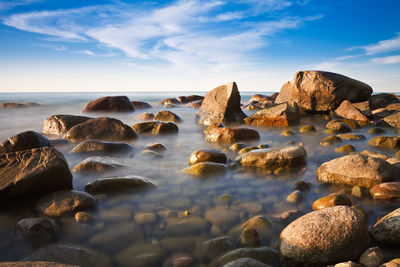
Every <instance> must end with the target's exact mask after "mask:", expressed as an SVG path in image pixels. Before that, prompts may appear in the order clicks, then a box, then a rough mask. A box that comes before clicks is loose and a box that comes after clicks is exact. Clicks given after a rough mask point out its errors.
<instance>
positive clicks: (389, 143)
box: [368, 136, 400, 149]
mask: <svg viewBox="0 0 400 267" xmlns="http://www.w3.org/2000/svg"><path fill="white" fill-rule="evenodd" d="M368 144H369V145H370V146H376V147H380V148H389V149H395V148H400V136H377V137H373V138H371V139H370V140H369V141H368Z"/></svg>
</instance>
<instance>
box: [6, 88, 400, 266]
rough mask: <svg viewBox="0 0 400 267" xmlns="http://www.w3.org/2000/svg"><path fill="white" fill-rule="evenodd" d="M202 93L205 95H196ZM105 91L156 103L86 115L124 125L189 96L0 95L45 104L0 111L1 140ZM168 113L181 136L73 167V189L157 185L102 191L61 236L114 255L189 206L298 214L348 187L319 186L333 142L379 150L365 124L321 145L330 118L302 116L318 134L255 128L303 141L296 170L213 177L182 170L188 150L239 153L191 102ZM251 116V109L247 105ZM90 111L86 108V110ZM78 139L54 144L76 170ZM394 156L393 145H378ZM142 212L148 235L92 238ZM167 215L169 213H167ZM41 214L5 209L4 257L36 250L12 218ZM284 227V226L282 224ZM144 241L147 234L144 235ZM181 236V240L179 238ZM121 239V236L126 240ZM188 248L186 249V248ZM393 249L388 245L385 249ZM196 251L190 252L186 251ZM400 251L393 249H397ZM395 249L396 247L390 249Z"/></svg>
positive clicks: (367, 204) (198, 212)
mask: <svg viewBox="0 0 400 267" xmlns="http://www.w3.org/2000/svg"><path fill="white" fill-rule="evenodd" d="M197 94H201V95H204V94H205V93H197ZM253 94H254V93H242V103H244V104H246V103H247V101H248V100H249V98H250V97H251V96H252V95H253ZM106 95H127V96H128V97H129V98H130V99H131V100H137V101H146V102H149V103H150V104H152V105H153V108H152V109H146V110H139V111H136V112H133V113H123V114H122V113H121V114H116V113H112V114H110V113H108V114H101V113H96V114H89V115H88V116H93V117H100V116H109V117H114V118H117V119H120V120H121V121H123V122H124V123H125V124H127V125H133V124H135V123H136V121H135V119H134V117H135V116H136V115H138V114H140V113H142V112H151V113H154V114H155V113H156V112H158V111H160V110H165V109H164V108H162V107H158V106H156V103H157V102H158V101H160V100H162V99H164V98H167V97H177V96H179V95H187V93H179V92H173V93H164V92H162V93H112V94H107V93H43V94H0V102H11V101H14V102H25V101H33V102H37V103H39V104H41V106H38V107H28V108H19V109H3V110H0V125H1V126H2V127H1V128H0V138H1V140H5V139H7V138H8V137H10V136H12V135H15V134H17V133H19V132H23V131H26V130H34V131H37V132H41V130H42V127H43V121H44V120H45V119H46V118H47V117H49V116H51V115H54V114H73V115H80V114H81V112H80V111H81V110H82V109H83V107H84V106H85V104H86V103H87V102H89V101H91V100H94V99H96V98H98V97H101V96H106ZM169 110H170V111H172V112H174V113H176V114H178V115H179V116H180V117H181V118H182V119H183V123H180V124H178V126H179V134H177V135H172V136H171V135H169V136H144V137H142V136H141V137H140V138H138V140H137V141H135V142H134V143H132V145H133V146H134V147H135V150H134V152H133V153H131V154H128V155H109V156H110V157H113V159H115V160H117V161H120V162H121V163H122V164H123V165H124V166H125V167H124V168H120V169H118V170H115V171H109V172H104V173H90V174H82V173H74V179H73V185H74V189H77V190H84V187H85V185H86V184H87V183H88V182H90V181H93V180H96V179H98V178H101V177H111V176H117V175H139V176H143V177H146V178H148V179H150V180H151V181H153V182H154V183H156V184H157V185H158V188H156V189H152V190H149V191H147V192H144V193H136V194H130V195H113V196H97V197H98V199H99V203H98V208H97V210H96V211H94V212H93V213H94V214H95V215H96V222H95V223H94V224H93V225H92V228H90V229H87V228H82V227H78V226H77V225H76V224H75V223H74V219H73V216H71V217H66V218H61V219H59V220H58V222H59V224H60V228H61V234H60V237H59V240H58V241H57V242H60V243H72V244H78V245H82V246H85V247H89V248H93V249H96V250H98V251H101V252H104V253H105V254H107V255H108V256H110V257H111V258H112V259H115V256H116V255H117V254H118V252H119V251H121V250H123V249H125V248H127V247H128V246H130V245H133V244H136V243H143V242H146V243H160V242H161V244H164V243H163V240H164V239H165V238H167V237H170V236H169V235H168V234H167V233H166V227H167V224H168V223H169V222H170V221H171V217H184V216H185V215H184V212H185V211H189V212H190V214H191V215H190V216H194V217H204V213H205V212H206V211H208V210H210V209H213V208H215V207H221V206H226V207H229V209H230V210H232V211H234V212H236V213H237V215H238V216H239V218H240V220H239V221H238V222H237V223H236V224H235V226H237V225H241V224H242V223H243V222H245V221H246V220H248V219H249V218H251V217H253V216H255V215H259V214H263V215H267V216H268V217H270V218H273V217H276V216H277V215H279V214H281V213H283V212H286V211H290V210H299V211H300V212H301V213H307V212H310V211H311V206H312V203H313V201H315V200H316V199H317V198H319V197H322V196H325V195H326V194H328V193H329V192H334V191H339V190H341V189H344V187H326V186H320V185H319V184H318V183H317V181H316V175H315V172H316V169H317V168H318V167H319V166H320V165H321V164H322V163H323V162H326V161H328V160H331V159H333V158H336V157H339V156H341V155H340V154H337V153H335V152H334V149H335V147H338V146H342V145H344V144H348V143H351V144H353V145H354V146H355V147H356V150H357V151H361V150H364V149H368V150H373V151H379V150H376V149H375V148H372V147H369V146H368V144H367V142H368V139H369V138H370V137H371V136H370V135H369V134H367V133H366V132H367V130H368V128H362V129H356V130H354V131H353V133H361V134H364V135H365V136H366V139H365V140H353V141H347V140H343V142H341V143H338V144H337V145H333V146H327V147H323V146H320V145H319V141H320V140H321V139H322V138H324V137H326V136H328V134H325V133H323V130H324V128H325V124H326V122H327V121H326V120H325V119H324V118H323V116H314V117H308V118H302V124H313V125H314V126H315V127H316V128H317V132H315V133H299V132H298V129H299V127H300V126H296V127H291V128H289V130H292V131H293V132H295V135H294V136H291V137H284V136H281V135H280V133H281V131H282V129H273V128H257V130H258V131H259V133H260V136H261V139H260V141H259V142H256V143H249V144H254V145H257V144H268V145H269V146H270V147H277V146H282V145H285V144H286V143H287V142H289V141H294V142H295V143H298V142H303V143H304V147H305V149H306V150H307V154H308V161H307V166H306V167H305V168H304V169H303V170H301V171H300V172H299V173H296V174H291V175H279V176H276V175H273V174H258V175H257V174H255V173H253V172H249V171H245V170H241V169H238V170H234V171H230V172H229V173H228V174H226V175H220V176H218V177H213V178H209V179H199V178H193V177H191V176H189V175H186V174H184V173H183V172H182V169H184V168H186V167H188V158H189V155H190V154H191V153H192V152H193V151H194V150H196V149H205V148H215V149H220V150H222V151H224V152H225V153H227V155H228V158H229V159H230V160H234V158H235V157H236V155H235V154H234V153H232V152H231V151H229V150H228V145H217V144H211V143H207V142H206V141H204V135H203V130H204V127H203V126H201V125H198V124H196V123H195V122H194V116H195V114H196V112H197V109H193V108H189V107H177V108H171V109H169ZM245 112H246V113H247V114H251V113H253V112H254V111H245ZM85 115H86V114H85ZM386 131H387V134H388V135H396V131H395V130H390V129H387V130H386ZM148 143H162V144H164V145H165V146H167V148H168V150H167V151H165V152H164V153H163V155H164V156H163V157H162V158H161V159H148V158H143V157H142V156H141V155H140V152H141V151H142V150H143V148H144V146H145V145H146V144H148ZM75 145H76V144H59V145H56V148H57V149H58V150H59V151H61V152H62V153H63V154H64V156H65V158H66V159H67V161H68V163H69V166H70V168H71V170H72V168H73V167H74V166H75V165H77V164H78V163H79V162H81V161H82V160H83V159H85V158H86V157H88V156H87V155H82V154H72V153H69V152H70V151H71V149H72V148H73V147H74V146H75ZM380 152H383V153H385V154H387V155H389V156H393V154H394V152H395V151H390V150H386V151H380ZM300 180H301V181H306V182H310V183H312V184H313V187H312V189H311V191H310V192H308V193H307V195H306V198H305V200H304V201H303V202H301V203H300V204H297V205H294V204H288V203H286V201H285V199H286V196H287V195H288V194H289V193H290V192H292V191H293V188H294V186H295V183H296V182H297V181H300ZM224 194H229V196H230V200H229V201H228V202H223V201H221V200H220V197H221V196H222V195H224ZM353 203H354V205H357V206H359V207H361V208H362V209H363V210H366V211H367V214H368V216H369V224H370V225H372V224H373V223H374V222H375V221H376V219H377V218H378V217H381V216H382V215H384V214H386V213H387V212H389V211H392V210H393V209H394V207H395V205H396V204H390V203H382V202H376V201H372V200H368V199H365V200H357V199H353ZM141 213H152V214H155V217H156V219H155V220H153V221H152V222H151V223H145V224H142V225H140V227H139V229H140V231H141V232H142V233H143V240H132V241H129V244H123V245H121V240H120V238H118V239H110V241H108V240H106V242H107V243H106V245H99V244H95V243H94V242H93V240H92V239H93V237H94V236H96V235H98V234H101V233H104V232H106V231H108V230H118V228H119V227H122V226H121V225H125V224H127V223H130V224H133V223H134V221H135V215H137V214H141ZM165 214H170V215H165ZM35 216H37V214H36V212H35V210H34V209H33V208H32V209H28V210H27V209H16V210H11V211H7V212H0V260H20V259H22V258H24V257H26V256H27V255H29V254H30V253H32V251H34V249H35V248H37V247H32V246H29V245H28V244H24V243H23V242H22V241H20V240H17V239H16V238H15V237H14V227H15V224H16V223H17V222H18V221H19V220H20V219H22V218H26V217H35ZM282 227H283V226H282ZM282 227H281V226H277V227H276V229H275V231H274V233H273V234H272V236H271V238H270V239H268V241H266V242H267V243H264V244H263V245H267V246H273V247H276V246H277V240H278V237H279V233H280V230H281V229H282ZM230 230H231V229H224V227H219V228H215V227H214V228H212V229H211V230H210V231H207V232H201V233H198V234H196V237H201V238H202V239H204V240H207V239H211V238H214V237H219V236H222V235H226V234H227V233H228V232H229V231H230ZM140 239H142V238H140ZM174 242H175V243H176V244H175V247H174V248H170V247H168V248H165V250H166V251H167V254H166V255H167V256H165V259H166V258H168V255H172V254H173V253H175V252H180V251H182V250H183V251H186V250H185V248H182V247H184V246H185V244H183V243H182V245H181V246H180V245H179V242H181V239H179V238H178V239H176V240H175V241H174ZM182 242H183V241H182ZM122 243H123V242H122ZM186 249H187V248H186ZM387 251H390V249H387ZM186 252H189V253H190V252H191V251H186ZM397 252H399V251H398V250H395V251H394V252H393V253H397ZM390 253H392V252H390Z"/></svg>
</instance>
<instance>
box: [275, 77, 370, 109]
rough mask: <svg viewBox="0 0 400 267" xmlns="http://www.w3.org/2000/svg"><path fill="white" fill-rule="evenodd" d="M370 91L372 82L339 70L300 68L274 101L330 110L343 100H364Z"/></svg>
mask: <svg viewBox="0 0 400 267" xmlns="http://www.w3.org/2000/svg"><path fill="white" fill-rule="evenodd" d="M371 94H372V88H371V87H370V86H369V85H367V84H365V83H362V82H360V81H357V80H353V79H351V78H349V77H346V76H343V75H340V74H337V73H332V72H324V71H299V72H297V73H296V74H295V76H294V78H293V80H292V81H289V82H287V83H285V84H284V85H283V86H282V89H281V91H280V92H279V95H278V96H277V98H276V100H275V102H276V103H282V102H286V101H287V102H297V104H298V105H299V107H300V108H301V109H304V110H305V111H310V112H327V111H330V110H333V109H335V108H337V107H338V106H339V105H340V103H342V102H343V101H344V100H349V101H350V102H361V101H364V100H368V98H369V97H370V95H371Z"/></svg>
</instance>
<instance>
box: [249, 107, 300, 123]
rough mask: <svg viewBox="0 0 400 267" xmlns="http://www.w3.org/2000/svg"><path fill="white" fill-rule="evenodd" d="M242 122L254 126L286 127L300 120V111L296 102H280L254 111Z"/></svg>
mask: <svg viewBox="0 0 400 267" xmlns="http://www.w3.org/2000/svg"><path fill="white" fill-rule="evenodd" d="M244 122H245V123H246V124H250V125H254V126H269V127H287V126H292V125H296V124H298V123H299V122H300V111H299V107H298V106H297V104H296V103H293V104H290V103H281V104H278V105H274V106H272V107H270V108H266V109H263V110H260V111H258V112H256V113H254V114H253V115H251V116H249V117H247V118H245V119H244Z"/></svg>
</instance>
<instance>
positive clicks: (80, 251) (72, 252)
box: [23, 244, 112, 267]
mask: <svg viewBox="0 0 400 267" xmlns="http://www.w3.org/2000/svg"><path fill="white" fill-rule="evenodd" d="M23 260H24V261H52V262H58V263H64V264H71V265H76V266H82V267H90V266H93V267H111V266H112V263H111V259H110V258H109V257H107V256H106V255H104V254H101V253H99V252H97V251H94V250H90V249H87V248H84V247H80V246H76V245H64V244H54V245H50V246H48V247H44V248H40V249H38V250H36V251H35V252H33V253H32V254H31V255H29V256H28V257H26V258H24V259H23Z"/></svg>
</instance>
